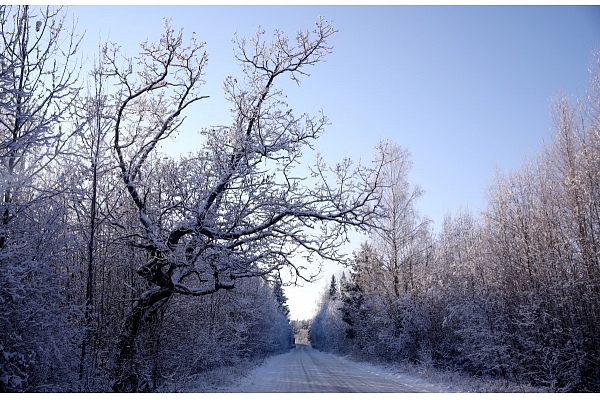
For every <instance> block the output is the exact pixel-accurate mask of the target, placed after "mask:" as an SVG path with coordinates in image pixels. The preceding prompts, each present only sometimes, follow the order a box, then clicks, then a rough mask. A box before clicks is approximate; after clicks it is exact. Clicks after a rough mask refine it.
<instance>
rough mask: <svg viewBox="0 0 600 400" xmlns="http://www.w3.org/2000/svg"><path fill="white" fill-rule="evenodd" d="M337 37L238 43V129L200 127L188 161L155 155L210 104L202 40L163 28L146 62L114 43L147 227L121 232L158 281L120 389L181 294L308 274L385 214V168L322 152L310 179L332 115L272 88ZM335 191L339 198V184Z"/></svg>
mask: <svg viewBox="0 0 600 400" xmlns="http://www.w3.org/2000/svg"><path fill="white" fill-rule="evenodd" d="M334 32H335V30H334V29H333V27H332V26H331V24H330V23H328V22H327V21H325V20H323V19H321V20H319V21H318V22H317V24H316V27H315V29H314V31H313V32H312V33H310V32H303V31H300V32H298V34H297V36H296V41H297V42H296V44H292V43H291V42H290V41H289V40H288V39H287V37H286V36H285V35H284V34H283V33H282V32H279V31H277V32H276V33H275V34H274V37H273V41H272V43H271V44H267V43H265V42H264V41H263V36H264V31H262V30H260V29H259V31H258V32H257V33H256V35H255V36H253V37H251V38H249V39H240V38H237V37H236V39H235V40H234V42H235V43H236V45H237V49H238V50H237V52H236V58H237V60H238V61H239V62H240V64H241V66H242V71H243V79H239V80H238V79H235V78H233V77H230V78H228V79H227V80H226V81H225V91H226V96H227V98H228V100H229V101H230V102H231V104H232V107H233V111H232V117H233V122H232V124H231V125H230V126H225V127H213V128H210V129H208V130H205V131H203V132H201V134H202V135H203V137H204V143H203V145H202V148H201V150H200V151H199V152H198V153H196V154H195V155H192V156H188V157H184V158H182V159H181V160H180V161H179V162H172V161H164V160H161V159H160V158H158V157H157V156H156V154H155V150H156V147H157V145H158V143H159V142H160V141H162V140H165V139H166V138H168V137H169V136H170V135H171V134H172V133H173V132H175V131H176V130H177V129H178V128H179V126H180V125H181V123H182V122H183V120H182V113H183V112H184V110H186V109H188V107H190V106H192V105H193V104H194V103H196V102H197V101H199V100H201V99H202V98H203V97H205V96H204V95H202V94H200V87H201V83H202V74H203V67H204V65H205V64H206V61H207V58H206V55H205V54H204V53H202V45H201V44H199V43H197V42H196V41H195V39H193V38H192V40H191V42H190V44H189V45H187V46H186V45H184V44H183V38H182V33H181V32H180V33H178V34H176V33H175V32H174V30H173V29H172V28H171V27H170V26H168V25H167V27H166V32H165V34H163V36H162V38H161V41H160V42H159V43H158V44H149V43H144V44H143V45H142V53H141V55H140V57H139V58H138V62H137V64H136V63H134V62H133V61H132V60H122V59H121V58H119V54H118V51H117V50H116V48H108V47H107V48H106V49H105V56H106V59H105V65H106V66H105V68H106V73H107V74H108V75H109V76H111V77H112V78H113V79H114V80H115V81H116V82H115V84H116V85H117V87H118V88H119V89H118V90H117V94H116V97H115V107H116V108H115V121H116V123H115V126H114V151H115V154H116V155H117V159H118V166H119V168H120V172H121V178H122V184H123V186H124V188H125V189H126V190H127V193H128V194H129V201H130V203H131V204H132V205H133V206H134V207H135V208H136V209H137V213H138V217H139V222H138V223H137V224H136V226H131V227H125V229H126V230H127V232H128V237H129V238H130V239H131V244H132V246H135V247H137V248H139V249H143V250H144V251H145V252H146V254H147V257H148V261H147V262H146V263H144V264H143V265H140V266H139V267H138V268H137V273H138V275H139V276H140V277H142V278H143V279H144V280H146V282H147V283H148V285H149V288H148V290H147V291H146V292H144V293H143V294H142V295H141V296H140V297H139V298H138V299H137V300H136V302H135V303H134V307H133V309H132V311H131V313H130V314H129V316H128V317H127V319H126V321H125V325H124V330H123V332H122V335H121V338H120V341H119V356H118V357H117V360H116V368H115V374H114V376H115V385H114V388H115V389H116V390H125V391H128V390H136V388H137V382H136V378H135V376H133V375H132V374H131V373H129V372H128V371H130V368H129V364H130V362H131V360H132V359H133V356H134V353H135V347H136V346H135V342H136V338H137V336H138V333H139V332H140V329H141V326H142V324H143V323H144V321H145V320H147V319H148V318H149V317H150V316H151V315H153V314H154V313H156V312H157V311H158V310H159V309H161V308H162V307H163V305H164V304H166V302H167V301H168V300H169V299H170V298H171V297H172V296H173V295H174V294H180V295H185V296H204V295H208V294H211V293H215V292H217V291H219V290H222V289H226V290H230V289H232V288H234V287H235V285H236V281H238V280H239V279H242V278H249V277H259V276H269V275H272V274H273V273H274V272H276V271H278V270H282V269H287V271H288V273H289V274H290V275H291V276H292V277H293V278H292V279H306V280H311V279H312V278H313V277H314V276H315V275H316V273H312V272H308V273H305V272H304V271H305V270H304V267H303V266H302V265H299V264H298V262H297V261H296V259H295V258H294V255H297V254H298V252H304V253H305V256H306V257H308V259H309V260H312V259H314V258H322V259H331V260H336V261H337V260H339V259H340V254H338V249H339V247H340V245H341V244H343V243H344V242H345V241H346V240H347V236H346V234H347V232H348V229H352V228H359V229H360V228H365V227H366V226H367V225H368V224H369V221H370V218H371V216H372V215H374V214H375V213H376V212H377V203H378V194H377V190H376V189H377V187H378V184H379V179H378V172H379V170H380V168H381V165H383V164H385V162H386V159H381V160H379V162H380V165H379V166H377V165H376V166H375V167H374V168H366V167H363V166H356V167H353V166H352V162H351V161H349V160H345V161H344V162H342V163H340V164H337V165H336V166H335V167H333V168H328V167H327V166H326V164H325V162H324V161H323V159H322V158H318V159H317V162H316V165H315V166H314V167H313V168H312V180H311V182H312V183H311V185H306V184H304V180H305V177H304V176H303V175H304V174H303V173H301V172H298V170H297V168H296V167H297V165H298V161H299V158H300V156H301V152H302V149H303V148H305V147H308V148H310V147H311V146H312V141H313V140H314V139H316V138H318V136H320V134H321V133H322V132H323V129H324V127H325V125H326V124H327V119H326V118H325V117H324V116H320V117H318V118H312V117H309V116H308V115H301V116H299V117H298V116H295V115H294V114H293V113H292V111H291V110H289V109H287V105H286V103H285V101H284V95H283V93H282V91H281V90H280V89H277V87H276V86H275V84H276V82H278V81H279V80H280V79H282V78H284V77H286V76H287V77H290V78H291V79H292V80H294V81H298V79H299V78H300V77H301V76H302V75H306V74H307V72H306V71H305V70H306V68H307V67H310V66H312V65H315V64H317V63H319V62H320V61H322V60H323V58H324V57H325V56H326V54H327V53H329V52H330V51H331V48H330V47H329V46H328V45H327V39H328V38H329V37H330V36H331V35H332V34H333V33H334ZM333 187H336V189H335V190H333V189H332V188H333Z"/></svg>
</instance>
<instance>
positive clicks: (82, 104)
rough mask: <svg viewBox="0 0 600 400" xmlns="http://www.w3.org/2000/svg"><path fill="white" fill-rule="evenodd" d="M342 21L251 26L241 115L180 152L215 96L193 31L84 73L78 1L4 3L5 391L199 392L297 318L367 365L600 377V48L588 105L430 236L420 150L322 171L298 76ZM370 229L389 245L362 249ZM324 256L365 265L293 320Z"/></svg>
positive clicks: (559, 386) (529, 377)
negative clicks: (421, 202) (192, 122)
mask: <svg viewBox="0 0 600 400" xmlns="http://www.w3.org/2000/svg"><path fill="white" fill-rule="evenodd" d="M335 33H336V30H335V29H334V28H333V25H332V24H331V23H330V22H328V21H327V20H325V19H323V18H321V19H319V20H318V21H317V22H316V24H315V25H314V28H313V29H312V30H311V31H299V32H298V33H297V34H296V36H294V37H293V39H291V38H288V37H287V36H286V35H285V34H284V33H283V32H279V31H277V32H275V33H274V34H273V35H272V36H267V34H266V33H265V32H264V31H262V30H258V31H257V32H256V34H255V35H253V36H250V37H247V38H243V37H238V36H237V35H236V36H234V39H233V44H234V48H235V51H234V57H235V59H236V61H237V62H238V64H239V66H240V69H239V71H240V72H239V75H238V76H237V77H228V78H227V79H226V80H225V82H224V90H225V96H226V98H227V100H228V101H229V104H230V107H231V122H230V124H229V125H227V126H211V127H206V128H201V130H200V132H199V135H200V136H201V139H202V140H201V141H200V144H199V146H198V148H197V149H193V152H192V153H190V154H188V155H182V156H180V157H177V158H174V157H171V156H168V155H167V154H165V153H163V152H161V150H160V145H161V143H163V142H164V141H168V140H169V138H172V137H173V136H174V135H176V134H177V132H179V131H180V130H181V129H184V128H185V129H194V128H193V127H188V126H187V125H186V116H187V115H190V113H194V112H196V111H195V110H196V107H197V106H198V105H199V104H201V103H202V101H203V100H204V99H206V98H207V96H208V95H212V94H206V93H204V92H203V90H202V85H203V83H204V79H205V76H204V75H205V74H204V71H205V67H206V65H207V63H208V54H207V53H206V52H205V51H204V49H203V46H204V44H203V43H202V42H200V41H198V40H197V39H196V38H195V37H194V34H189V36H186V35H187V34H188V33H186V32H183V31H177V30H175V29H174V28H173V27H172V26H171V24H170V22H169V21H168V20H166V21H165V26H164V31H163V32H162V34H161V35H160V36H159V37H158V36H157V38H154V39H155V40H156V41H154V42H153V41H151V40H148V41H146V42H142V44H141V45H140V48H139V49H138V53H137V55H136V56H133V57H132V56H127V55H126V54H129V53H130V52H131V51H133V50H134V49H121V48H120V46H119V45H118V44H116V43H103V44H101V45H100V46H99V49H98V50H99V52H98V54H97V55H96V57H97V58H96V59H95V60H94V62H93V68H91V69H90V70H85V69H83V67H82V65H83V64H82V63H81V59H80V58H79V57H80V44H81V36H80V35H79V34H78V33H77V32H76V31H75V29H74V28H73V27H72V26H71V25H70V24H69V20H68V19H67V16H66V12H65V10H64V9H62V8H61V7H41V8H35V9H34V8H30V7H28V6H0V68H1V69H0V332H2V333H0V352H1V353H0V392H110V391H115V392H176V391H186V390H189V388H190V386H189V385H191V384H192V383H194V382H198V381H199V380H200V381H202V380H204V381H209V380H210V379H212V377H213V375H211V374H223V375H227V376H232V375H236V374H238V375H239V374H241V373H242V372H243V371H244V370H247V369H250V368H251V367H252V366H254V365H257V364H258V363H260V362H261V361H263V360H265V358H267V357H269V356H272V355H275V354H279V353H283V352H287V351H289V349H290V348H291V347H292V346H293V345H294V330H296V331H299V330H302V331H308V335H309V337H310V341H311V344H312V346H313V347H315V348H317V349H319V350H321V351H327V352H331V353H336V354H341V355H348V356H351V357H353V358H356V359H361V360H368V361H372V362H382V363H390V362H394V361H395V360H407V361H408V362H412V363H417V364H419V363H427V364H429V365H432V366H435V367H436V368H440V369H453V370H461V371H465V372H466V373H469V374H472V375H475V376H490V377H497V378H498V379H503V380H506V381H514V382H517V383H518V382H524V383H528V384H531V385H534V386H544V387H548V388H550V389H551V390H553V391H559V392H583V391H599V390H600V367H599V366H598V360H600V354H599V353H600V343H599V341H600V335H599V333H600V332H598V330H599V327H600V298H599V295H600V286H599V285H600V282H599V279H600V266H599V261H600V259H599V254H598V251H599V249H598V246H600V243H599V240H600V238H599V237H598V236H599V234H600V232H599V229H600V211H599V205H600V204H599V202H600V185H598V182H600V163H599V162H598V160H600V121H599V120H598V118H599V116H600V113H599V111H600V108H599V107H600V59H596V64H595V69H594V70H593V73H592V76H591V78H592V83H591V86H592V90H591V92H590V94H589V96H588V97H586V98H584V99H579V101H578V102H577V103H575V104H573V103H571V102H569V100H568V98H567V97H566V95H559V96H558V97H557V99H556V104H555V111H554V117H555V124H556V136H555V138H554V139H553V141H552V142H551V143H548V144H546V145H545V147H544V150H543V152H541V153H540V154H538V155H537V156H536V157H534V158H531V159H529V160H526V161H525V162H524V164H523V167H522V170H521V171H517V172H510V173H499V174H498V176H497V177H496V180H495V182H494V184H493V185H492V186H491V187H490V189H489V193H488V205H487V208H486V209H485V210H484V211H483V212H481V214H479V215H473V214H471V213H469V212H467V211H464V212H458V213H457V214H456V215H453V216H448V217H447V219H446V220H445V221H444V224H443V229H442V232H441V233H439V234H433V231H432V229H431V221H428V220H427V219H425V218H423V217H421V216H420V215H419V213H418V211H417V208H416V203H417V201H418V199H419V197H421V196H422V195H423V192H422V190H421V189H420V188H419V187H411V185H409V183H408V181H407V174H408V172H409V171H410V167H411V161H410V153H409V151H408V150H407V149H405V148H403V147H401V146H400V145H398V144H395V143H393V142H391V141H382V142H381V143H380V144H379V146H378V147H377V148H376V149H375V154H376V156H375V157H374V159H373V160H372V162H371V163H370V164H368V165H364V164H361V163H356V162H353V161H352V160H350V159H344V160H342V161H340V162H339V163H336V164H331V165H330V164H329V160H324V159H323V158H322V157H321V158H317V160H316V162H315V163H314V164H312V165H309V166H306V165H304V164H303V163H304V159H303V152H304V151H305V150H307V149H313V146H314V143H315V141H316V140H317V139H318V138H319V136H320V135H321V134H322V133H323V132H324V130H325V128H326V126H327V125H328V124H329V121H328V119H327V117H326V116H324V115H321V114H319V115H317V116H310V115H308V114H305V113H301V114H296V113H294V112H293V111H292V110H291V108H289V106H288V104H287V103H286V94H285V93H284V92H283V90H282V89H280V87H279V86H278V85H279V84H280V82H281V81H284V80H288V81H289V80H291V81H292V82H299V81H300V79H305V78H306V79H309V77H308V76H307V75H308V73H307V68H310V67H313V66H315V65H317V64H319V63H321V62H323V61H324V60H325V58H326V57H327V55H328V54H329V53H331V52H332V47H331V46H330V45H329V44H328V38H329V37H331V36H332V35H334V34H335ZM269 35H270V34H269ZM125 50H127V51H125ZM207 79H209V77H207ZM326 161H327V162H326ZM307 168H308V170H307ZM306 171H309V173H308V174H307V173H306ZM353 230H359V231H361V232H364V233H366V234H368V235H369V238H370V239H369V241H368V242H365V243H363V244H362V245H361V246H360V248H357V249H356V251H355V253H354V254H353V256H352V257H350V258H344V257H343V256H342V254H341V248H342V246H343V245H345V244H346V243H347V242H348V234H349V232H351V231H353ZM319 261H336V262H340V263H341V264H342V265H344V266H346V268H347V269H346V270H345V271H346V272H345V273H344V274H342V275H341V276H339V277H338V278H337V279H336V277H335V276H334V277H332V280H331V283H330V285H329V287H328V289H327V290H326V292H325V293H324V294H323V298H322V300H321V304H320V308H319V310H318V313H317V314H316V316H315V317H314V319H313V320H312V321H310V322H309V323H307V321H302V322H301V323H300V322H294V323H293V321H290V311H289V309H288V306H287V304H286V297H285V287H286V285H290V284H295V283H298V282H302V281H308V282H312V281H314V280H316V279H318V277H319V272H320V271H319V270H318V268H311V267H310V265H311V264H313V263H314V265H317V264H318V262H319ZM303 340H304V339H303Z"/></svg>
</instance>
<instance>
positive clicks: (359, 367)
mask: <svg viewBox="0 0 600 400" xmlns="http://www.w3.org/2000/svg"><path fill="white" fill-rule="evenodd" d="M449 391H454V390H452V389H451V388H449V387H447V386H444V385H439V384H433V383H429V382H427V381H426V380H424V379H423V378H419V377H415V376H409V375H403V374H393V373H390V372H389V371H385V370H384V369H381V368H378V367H375V366H368V365H364V364H360V363H356V362H353V361H350V360H347V359H345V358H342V357H337V356H334V355H331V354H327V353H321V352H319V351H317V350H315V349H313V348H312V347H310V346H309V345H297V347H296V348H295V349H292V351H290V352H289V353H286V354H281V355H278V356H275V357H273V358H271V359H269V360H268V361H267V362H266V363H265V364H264V365H262V366H261V367H259V368H257V369H256V370H254V371H253V372H252V373H250V374H249V375H248V376H247V377H246V378H244V379H242V380H241V381H240V382H239V384H238V385H237V386H235V387H231V388H229V390H228V392H236V393H239V392H245V393H248V392H255V393H256V392H258V393H271V392H287V393H300V392H316V393H320V392H334V393H340V392H379V393H383V392H393V393H398V392H405V393H417V392H449Z"/></svg>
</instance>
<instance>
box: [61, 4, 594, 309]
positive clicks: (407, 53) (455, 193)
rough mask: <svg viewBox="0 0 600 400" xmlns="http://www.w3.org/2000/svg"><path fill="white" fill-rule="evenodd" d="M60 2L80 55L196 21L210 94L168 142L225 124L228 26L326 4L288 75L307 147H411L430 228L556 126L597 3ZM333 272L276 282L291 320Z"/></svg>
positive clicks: (575, 80) (366, 155) (303, 20)
mask: <svg viewBox="0 0 600 400" xmlns="http://www.w3.org/2000/svg"><path fill="white" fill-rule="evenodd" d="M68 12H69V15H70V16H73V17H74V18H75V19H77V20H78V26H77V31H78V32H80V33H81V32H83V31H84V30H85V31H86V35H85V38H84V42H83V44H84V49H83V50H84V54H87V56H88V57H89V59H90V60H93V59H94V57H96V52H97V49H98V43H99V41H105V40H107V39H110V40H111V41H114V42H117V43H118V44H120V45H121V46H122V47H123V49H125V50H126V52H127V54H129V55H135V54H136V52H137V49H138V47H137V45H138V43H139V42H140V41H142V40H145V39H150V40H155V39H158V38H159V36H160V34H161V32H162V26H163V22H162V19H163V18H164V17H167V18H172V25H173V27H175V28H176V29H178V28H183V29H184V37H187V35H186V34H188V35H189V33H191V32H192V31H195V32H196V37H197V38H198V39H199V40H201V41H206V42H207V44H206V47H205V49H206V51H207V52H208V55H209V64H208V68H207V70H206V75H205V80H206V85H205V88H206V89H205V90H206V93H207V94H209V95H210V96H211V97H210V99H209V100H206V101H203V103H202V104H198V105H197V107H196V110H197V113H196V115H195V117H194V118H193V119H191V120H190V121H188V124H184V126H183V128H182V130H183V132H182V134H181V135H180V136H179V137H178V138H177V139H176V140H175V141H174V142H173V143H172V144H171V145H170V146H169V151H172V152H187V151H189V150H193V149H194V146H195V144H197V137H198V136H196V133H197V131H199V130H200V128H203V127H208V126H210V125H216V124H227V123H228V122H229V106H228V105H227V103H226V102H225V101H224V99H223V90H222V83H223V80H224V79H225V77H226V76H227V75H234V76H235V75H239V71H240V69H239V68H238V66H237V64H236V62H235V60H234V59H233V57H232V55H233V45H232V43H231V39H232V37H233V34H234V32H236V31H237V32H238V34H239V35H240V36H249V35H251V34H252V33H253V32H254V31H255V29H256V27H257V26H258V25H259V24H260V25H261V26H262V27H263V28H265V29H266V31H267V33H268V34H269V33H271V32H272V31H273V29H275V28H279V29H281V30H283V31H284V32H287V33H289V34H290V35H293V34H294V33H295V32H296V31H297V30H298V29H311V28H312V26H314V22H315V21H316V20H317V19H318V16H319V15H323V16H324V17H325V18H326V19H327V20H331V21H333V23H334V27H335V29H337V30H338V32H337V33H336V34H335V35H334V36H333V37H332V38H331V40H330V44H331V45H333V46H334V49H333V53H332V54H330V55H329V57H327V60H326V62H325V63H322V64H319V65H317V66H315V67H313V68H310V71H309V72H310V74H311V76H309V77H303V78H302V83H301V85H300V86H299V87H294V86H293V85H287V84H286V90H288V94H289V103H290V106H291V108H293V109H294V111H295V112H298V113H299V112H303V111H306V112H308V113H310V114H313V115H314V114H316V112H317V111H318V110H319V109H323V111H324V113H325V115H327V116H328V117H329V118H330V122H331V126H329V127H328V128H327V130H326V133H325V135H324V136H323V137H322V138H320V139H319V140H318V141H317V142H316V143H315V145H316V147H317V148H318V149H319V150H320V151H321V152H322V153H323V154H324V155H325V157H326V159H327V160H329V161H330V162H332V163H333V162H335V161H340V160H341V159H342V157H345V156H348V157H351V158H353V159H355V160H358V159H362V160H363V161H365V162H368V161H370V159H371V157H372V155H373V149H374V147H375V145H376V144H377V142H378V141H379V140H381V139H391V140H393V141H395V142H396V143H398V144H400V145H401V146H403V147H405V148H407V149H408V150H409V151H410V152H411V154H412V161H413V169H412V171H411V172H410V175H409V180H410V181H411V182H412V183H414V184H418V185H420V186H421V187H422V188H423V189H424V191H425V194H424V196H423V197H422V198H421V199H420V200H419V202H418V203H417V207H418V209H419V210H420V212H421V214H422V215H424V216H427V217H429V218H430V219H432V220H433V222H434V226H435V229H436V230H437V231H439V228H440V227H441V224H442V221H443V218H444V215H446V214H447V213H454V212H456V211H457V210H458V209H459V208H463V209H465V208H468V209H469V210H471V211H473V212H475V213H476V212H477V211H479V210H482V209H483V208H484V207H485V204H486V200H485V190H486V187H487V186H488V185H490V184H491V183H492V182H493V179H494V176H495V173H496V170H501V171H507V170H516V169H518V168H519V166H520V163H521V162H522V161H523V159H524V156H525V155H526V154H529V155H533V154H535V153H536V152H537V151H539V150H540V148H541V144H542V140H544V139H545V140H548V139H550V138H551V137H552V134H553V131H552V129H553V127H552V119H551V116H550V111H551V108H552V107H551V106H552V100H553V98H555V96H556V95H557V93H558V92H559V91H563V92H564V93H566V94H567V95H569V96H580V97H583V96H585V91H586V90H587V89H588V88H589V81H590V75H589V72H588V68H589V66H590V65H591V62H592V59H593V57H592V51H593V50H595V49H599V48H600V7H597V6H573V7H571V6H319V5H310V6H192V5H186V6H114V5H110V6H69V8H68ZM87 65H88V66H89V65H90V64H87ZM84 69H85V67H84ZM288 88H289V89H288ZM195 141H196V142H195ZM358 245H359V243H358V242H357V243H353V244H352V247H351V248H349V251H351V250H352V248H357V247H358ZM339 270H340V268H339V267H338V266H336V265H332V264H327V265H326V266H325V270H324V274H323V276H324V279H321V280H319V281H318V282H316V283H313V284H306V285H305V287H303V288H286V295H287V296H288V298H289V300H288V303H289V305H290V308H291V312H292V318H293V319H308V318H310V317H311V316H312V314H313V310H314V306H315V301H316V300H317V298H318V296H319V293H320V292H321V291H322V290H323V289H324V287H325V286H326V285H327V284H328V282H329V280H330V278H331V274H332V273H338V271H339Z"/></svg>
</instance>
